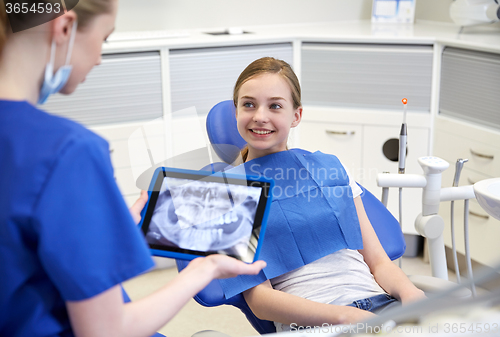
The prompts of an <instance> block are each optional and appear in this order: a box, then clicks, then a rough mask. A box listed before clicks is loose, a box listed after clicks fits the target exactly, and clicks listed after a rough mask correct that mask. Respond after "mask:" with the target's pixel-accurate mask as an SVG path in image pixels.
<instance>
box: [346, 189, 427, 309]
mask: <svg viewBox="0 0 500 337" xmlns="http://www.w3.org/2000/svg"><path fill="white" fill-rule="evenodd" d="M354 205H355V206H356V211H357V213H358V218H359V224H360V226H361V234H362V236H363V249H361V250H360V251H359V252H360V253H361V254H362V255H363V257H364V260H365V262H366V264H367V265H368V267H370V271H371V273H372V274H373V276H374V277H375V280H376V281H377V283H378V284H379V285H380V286H381V287H382V288H383V289H384V290H385V291H387V292H388V293H389V294H390V295H392V296H394V297H396V298H397V299H399V300H400V301H401V302H402V303H403V304H406V303H409V302H412V301H417V300H420V299H424V298H425V295H424V292H423V291H422V290H420V289H418V288H417V287H415V286H414V285H413V283H411V281H410V280H409V279H408V277H407V276H406V275H405V273H404V272H403V271H402V270H401V269H400V268H399V267H398V266H396V265H395V264H394V263H393V262H392V261H391V260H390V259H389V257H388V256H387V254H386V253H385V251H384V248H383V247H382V245H381V244H380V241H379V239H378V237H377V234H376V233H375V230H374V229H373V226H372V224H371V223H370V220H369V219H368V216H367V215H366V211H365V208H364V206H363V201H362V200H361V197H356V198H355V199H354Z"/></svg>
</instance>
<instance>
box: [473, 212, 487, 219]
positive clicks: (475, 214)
mask: <svg viewBox="0 0 500 337" xmlns="http://www.w3.org/2000/svg"><path fill="white" fill-rule="evenodd" d="M469 214H470V215H474V216H477V217H478V218H482V219H486V220H488V219H489V218H490V216H489V215H484V214H480V213H476V212H474V211H469Z"/></svg>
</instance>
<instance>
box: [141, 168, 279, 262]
mask: <svg viewBox="0 0 500 337" xmlns="http://www.w3.org/2000/svg"><path fill="white" fill-rule="evenodd" d="M273 186H274V182H273V181H272V180H269V179H266V178H264V177H261V176H259V177H257V176H248V175H239V174H229V173H225V172H216V173H211V172H206V171H193V170H182V169H174V168H168V167H159V168H157V169H156V171H155V173H154V175H153V179H152V181H151V184H150V187H149V191H148V194H149V200H148V203H147V204H146V206H145V207H144V209H143V210H142V213H141V216H142V220H141V222H140V224H139V226H140V227H141V230H142V232H143V233H144V236H145V238H146V241H147V243H148V245H149V248H150V250H151V253H152V254H153V255H155V256H163V257H169V258H175V259H181V260H192V259H194V258H196V257H199V256H207V255H210V254H223V255H229V256H232V257H234V258H237V259H239V260H241V261H244V262H249V263H250V262H253V261H256V260H257V259H258V256H259V252H260V248H261V245H262V240H263V237H264V231H265V227H266V221H267V215H268V212H269V208H270V205H271V200H272V196H271V191H272V189H273Z"/></svg>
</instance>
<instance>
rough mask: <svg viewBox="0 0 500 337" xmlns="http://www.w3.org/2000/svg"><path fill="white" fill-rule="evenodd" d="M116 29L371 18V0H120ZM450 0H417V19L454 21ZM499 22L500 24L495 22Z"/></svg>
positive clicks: (210, 27) (152, 28) (246, 24)
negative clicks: (451, 15)
mask: <svg viewBox="0 0 500 337" xmlns="http://www.w3.org/2000/svg"><path fill="white" fill-rule="evenodd" d="M119 1H120V5H119V6H120V8H119V11H118V18H117V22H116V30H117V31H134V30H160V29H197V28H208V29H214V28H227V27H245V26H253V25H275V24H293V23H311V22H331V21H346V20H347V21H348V20H369V19H370V18H371V10H372V0H119ZM452 2H453V0H416V9H415V20H416V21H417V22H418V21H419V20H427V21H438V22H445V23H452V21H451V19H450V16H449V8H450V4H451V3H452ZM495 26H499V27H500V25H498V24H497V25H495Z"/></svg>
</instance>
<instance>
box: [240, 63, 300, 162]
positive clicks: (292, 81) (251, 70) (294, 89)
mask: <svg viewBox="0 0 500 337" xmlns="http://www.w3.org/2000/svg"><path fill="white" fill-rule="evenodd" d="M263 74H278V75H280V76H281V77H282V78H283V79H284V80H285V81H286V82H287V83H288V85H289V86H290V90H291V93H292V101H293V108H294V109H297V108H298V107H300V106H302V102H301V91H300V83H299V79H298V78H297V75H295V72H294V71H293V69H292V67H291V66H290V65H289V64H288V63H286V62H285V61H283V60H278V59H275V58H273V57H263V58H260V59H258V60H255V61H253V62H252V63H250V64H249V65H248V66H247V67H246V68H245V70H243V72H242V73H241V74H240V76H239V77H238V80H237V81H236V84H235V85H234V90H233V103H234V106H235V107H236V108H238V93H239V91H240V88H241V86H242V85H243V84H245V82H247V81H248V80H250V79H252V78H255V77H257V76H259V75H263ZM241 156H242V158H243V161H244V162H245V161H246V160H247V157H248V146H245V147H244V148H243V150H241Z"/></svg>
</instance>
